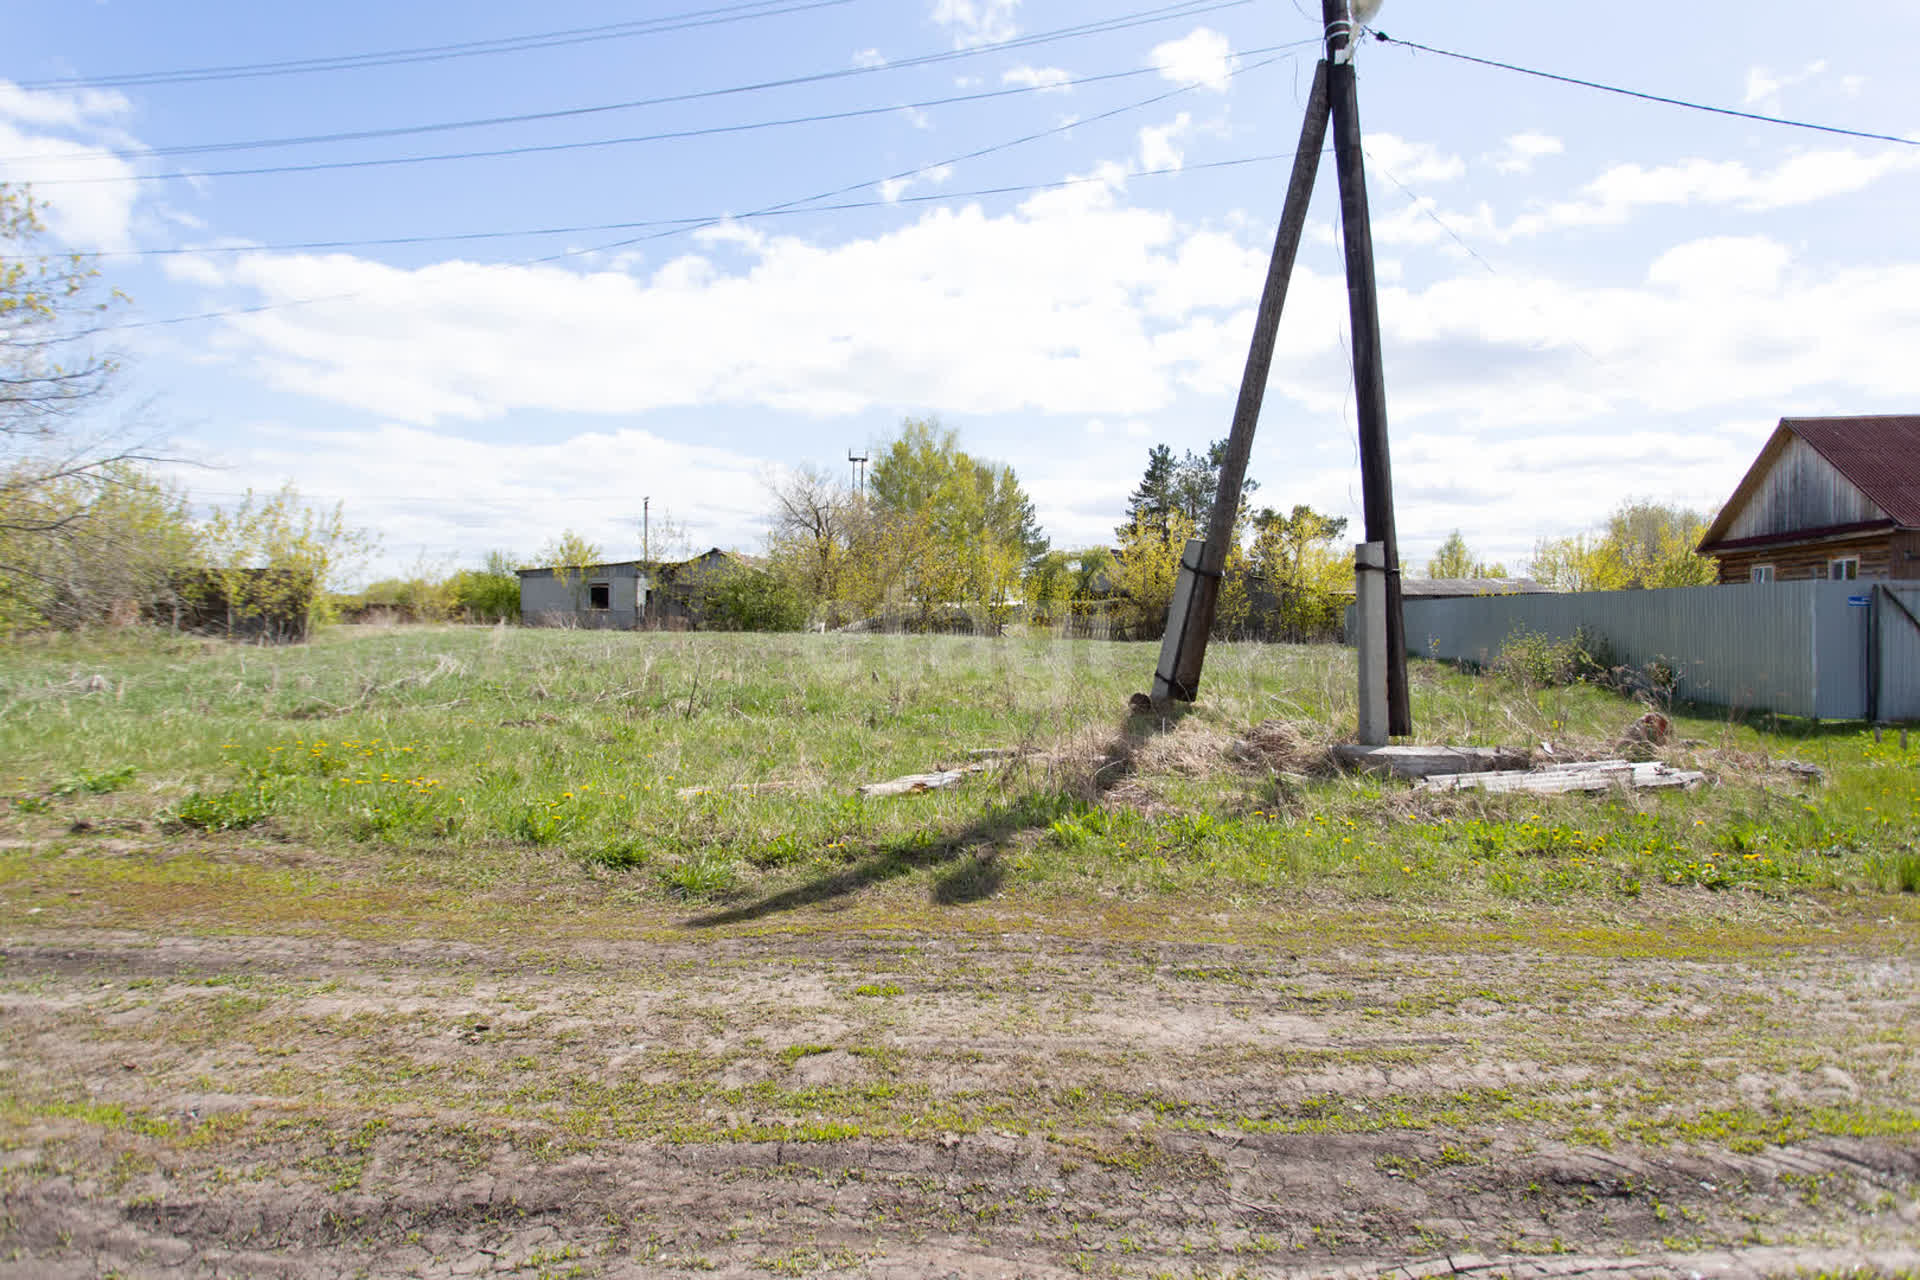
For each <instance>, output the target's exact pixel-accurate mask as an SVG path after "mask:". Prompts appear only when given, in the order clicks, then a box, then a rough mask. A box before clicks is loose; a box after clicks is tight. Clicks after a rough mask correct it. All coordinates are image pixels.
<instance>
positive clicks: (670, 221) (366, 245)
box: [0, 41, 1318, 332]
mask: <svg viewBox="0 0 1920 1280" xmlns="http://www.w3.org/2000/svg"><path fill="white" fill-rule="evenodd" d="M1316 43H1318V42H1317V41H1316ZM1080 123H1085V121H1081V122H1080ZM1292 158H1293V153H1292V152H1273V153H1270V154H1266V155H1255V156H1240V157H1237V158H1235V159H1231V160H1206V161H1201V162H1199V163H1195V164H1186V165H1182V166H1180V167H1179V168H1162V169H1140V170H1136V171H1134V172H1132V173H1129V174H1128V175H1127V176H1128V177H1129V178H1158V177H1165V176H1168V175H1171V174H1176V173H1183V172H1195V171H1201V170H1207V169H1231V168H1238V167H1242V166H1245V165H1254V164H1266V163H1270V162H1272V161H1276V160H1291V159H1292ZM936 167H938V166H936ZM881 181H882V182H884V181H886V179H882V180H881ZM1105 181H1106V178H1104V177H1101V176H1099V175H1093V176H1087V177H1078V178H1061V179H1058V180H1056V181H1053V182H1030V183H1018V184H1014V185H1011V186H1000V187H974V188H971V189H969V190H965V191H938V192H930V193H928V194H926V195H918V196H908V195H903V196H896V197H894V198H893V199H891V200H886V199H880V200H849V201H845V202H842V203H840V204H809V205H805V206H804V207H794V208H775V209H762V210H759V211H756V212H751V213H738V214H727V213H709V214H701V215H698V216H696V217H687V218H648V219H645V220H642V221H638V222H599V223H591V224H585V225H581V226H572V227H528V228H524V229H521V230H517V231H467V232H455V233H449V234H446V235H424V236H391V237H385V238H381V239H373V240H308V241H302V242H296V243H291V244H246V245H214V246H210V247H207V248H199V249H130V250H126V251H124V252H121V253H103V254H95V255H93V256H95V257H100V258H143V257H198V256H201V255H204V254H214V253H307V252H315V251H321V250H333V249H373V248H392V247H401V246H406V245H420V244H456V243H461V242H464V241H475V240H509V239H515V238H518V237H522V236H558V235H581V234H584V233H586V232H590V231H642V230H652V229H656V228H669V229H671V230H673V231H680V230H698V229H700V228H702V227H712V226H718V225H719V224H721V223H723V222H748V221H755V220H758V219H761V218H779V217H794V216H796V215H802V214H817V213H850V212H855V211H858V210H862V209H890V208H893V207H894V206H896V205H903V204H909V205H911V204H938V203H940V202H941V201H945V200H979V199H985V198H987V197H989V196H1007V195H1032V194H1037V193H1039V192H1042V191H1060V190H1065V189H1067V188H1069V187H1078V186H1086V185H1089V184H1094V183H1101V182H1105ZM861 185H862V186H874V185H878V184H875V183H862V184H861ZM622 243H626V242H622ZM580 252H582V253H588V254H591V253H600V252H604V249H585V250H581V251H580ZM548 260H549V259H544V258H539V259H532V260H531V261H533V262H544V261H548ZM13 261H19V259H16V258H0V262H13ZM287 305H293V304H287ZM89 332H98V331H97V330H89Z"/></svg>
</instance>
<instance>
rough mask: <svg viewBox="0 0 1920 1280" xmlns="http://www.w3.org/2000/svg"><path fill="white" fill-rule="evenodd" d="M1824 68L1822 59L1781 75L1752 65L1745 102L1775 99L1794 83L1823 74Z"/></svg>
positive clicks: (1751, 104)
mask: <svg viewBox="0 0 1920 1280" xmlns="http://www.w3.org/2000/svg"><path fill="white" fill-rule="evenodd" d="M1826 70H1827V64H1826V61H1825V60H1824V59H1822V60H1820V61H1816V62H1809V63H1808V64H1807V65H1806V66H1804V67H1802V68H1801V69H1800V70H1799V71H1794V72H1788V73H1787V74H1785V75H1781V76H1776V75H1774V74H1773V72H1772V71H1770V70H1768V69H1767V68H1766V67H1754V68H1752V69H1751V70H1749V71H1748V72H1747V96H1746V99H1745V101H1746V104H1747V105H1748V106H1750V107H1751V106H1753V105H1754V104H1756V103H1762V102H1767V101H1769V100H1772V99H1776V98H1778V97H1779V96H1780V93H1781V91H1782V90H1784V89H1791V88H1793V87H1794V86H1796V85H1802V84H1805V83H1806V82H1807V81H1809V80H1811V79H1813V78H1814V77H1816V76H1820V75H1825V74H1826Z"/></svg>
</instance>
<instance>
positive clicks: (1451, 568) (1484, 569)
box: [1427, 529, 1507, 578]
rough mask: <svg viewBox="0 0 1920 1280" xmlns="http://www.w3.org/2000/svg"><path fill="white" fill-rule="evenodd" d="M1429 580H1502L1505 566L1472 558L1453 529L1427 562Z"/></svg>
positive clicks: (1458, 534)
mask: <svg viewBox="0 0 1920 1280" xmlns="http://www.w3.org/2000/svg"><path fill="white" fill-rule="evenodd" d="M1427 576H1428V577H1429V578H1504V577H1506V576H1507V566H1505V565H1504V564H1489V563H1487V562H1486V561H1484V560H1477V559H1475V558H1474V555H1473V552H1472V551H1471V550H1470V549H1469V548H1468V546H1467V540H1466V539H1465V538H1463V537H1461V536H1460V531H1459V530H1458V529H1455V530H1454V531H1453V532H1452V533H1450V534H1448V535H1447V540H1446V541H1445V542H1443V543H1441V544H1440V549H1439V550H1438V551H1435V552H1434V553H1433V559H1431V560H1429V561H1427Z"/></svg>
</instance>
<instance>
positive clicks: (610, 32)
mask: <svg viewBox="0 0 1920 1280" xmlns="http://www.w3.org/2000/svg"><path fill="white" fill-rule="evenodd" d="M851 2H852V0H807V2H806V3H792V2H791V0H752V2H751V3H747V4H732V5H724V6H721V7H720V8H717V9H696V10H690V11H688V12H686V13H673V14H663V15H661V16H660V17H657V18H645V19H641V20H638V21H634V22H613V23H607V24H605V25H603V26H597V27H571V28H568V29H566V30H563V31H540V32H533V33H530V34H528V35H521V36H499V37H496V38H494V39H491V40H469V41H465V42H463V43H459V44H441V45H426V46H424V47H420V48H412V49H386V50H378V51H373V52H368V53H344V54H337V55H334V56H332V57H325V58H291V59H287V60H284V61H280V62H249V63H240V64H237V65H232V66H223V67H188V68H184V69H180V70H175V71H129V72H123V73H120V74H117V75H107V76H96V77H93V78H91V79H88V78H84V77H75V78H72V79H66V80H39V81H30V82H26V83H23V84H21V85H20V87H21V88H22V89H34V90H46V89H112V88H137V87H146V86H152V85H168V84H196V83H201V82H205V81H210V80H243V79H254V78H257V77H261V76H276V75H299V74H304V73H307V72H315V71H356V70H359V69H360V68H362V67H386V66H394V65H397V64H400V63H408V62H439V61H443V60H445V59H449V58H471V57H478V56H481V55H484V54H493V53H518V52H521V51H522V50H525V49H550V48H554V47H556V46H560V45H571V44H588V43H593V42H597V41H601V40H624V39H628V38H631V37H633V36H644V35H657V34H661V33H664V32H670V31H684V30H687V29H689V28H693V27H710V26H718V25H721V24H723V23H732V22H745V21H748V20H751V19H754V18H772V17H779V16H781V15H783V14H788V13H801V12H805V11H806V10H809V9H824V8H828V7H830V6H834V5H842V4H849V3H851ZM743 11H746V12H743Z"/></svg>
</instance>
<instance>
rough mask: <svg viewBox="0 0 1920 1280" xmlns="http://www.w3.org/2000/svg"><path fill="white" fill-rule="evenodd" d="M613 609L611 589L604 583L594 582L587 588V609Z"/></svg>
mask: <svg viewBox="0 0 1920 1280" xmlns="http://www.w3.org/2000/svg"><path fill="white" fill-rule="evenodd" d="M612 607H613V587H612V586H611V585H609V584H608V583H605V582H596V583H593V584H592V585H590V586H588V588H587V608H589V609H611V608H612Z"/></svg>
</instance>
